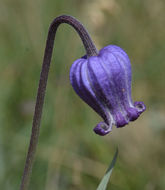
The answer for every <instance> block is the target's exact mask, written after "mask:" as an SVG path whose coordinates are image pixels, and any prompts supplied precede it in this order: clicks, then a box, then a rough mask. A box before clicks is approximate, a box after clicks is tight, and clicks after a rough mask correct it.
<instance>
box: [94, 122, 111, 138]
mask: <svg viewBox="0 0 165 190" xmlns="http://www.w3.org/2000/svg"><path fill="white" fill-rule="evenodd" d="M111 130H112V126H109V125H107V124H106V123H105V122H100V123H99V124H97V126H96V127H95V128H94V129H93V131H94V132H95V133H96V134H97V135H100V136H105V135H106V134H108V133H109V132H110V131H111Z"/></svg>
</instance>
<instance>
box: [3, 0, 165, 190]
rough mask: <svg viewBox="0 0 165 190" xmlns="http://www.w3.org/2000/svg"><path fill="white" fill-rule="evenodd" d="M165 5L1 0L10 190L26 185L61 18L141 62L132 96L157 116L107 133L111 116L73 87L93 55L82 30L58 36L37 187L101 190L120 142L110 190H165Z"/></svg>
mask: <svg viewBox="0 0 165 190" xmlns="http://www.w3.org/2000/svg"><path fill="white" fill-rule="evenodd" d="M164 10H165V1H164V0H157V1H155V0H124V1H123V0H116V1H115V0H93V1H92V0H90V1H87V0H84V1H83V0H68V1H64V0H47V1H44V0H36V1H34V0H0V189H4V190H16V189H19V185H20V180H21V175H22V172H23V168H24V163H25V157H26V153H27V148H28V143H29V138H30V133H31V123H32V117H33V111H34V105H35V97H36V92H37V85H38V80H39V74H40V70H41V64H42V58H43V52H44V48H45V42H46V37H47V32H48V27H49V25H50V23H51V21H52V20H53V19H54V18H55V17H56V16H58V15H60V14H69V15H72V16H74V17H76V18H77V19H79V20H80V21H81V22H82V23H83V24H84V26H86V28H87V30H88V31H89V33H90V34H91V37H92V39H93V41H94V42H95V43H96V46H97V48H98V49H100V48H102V47H104V46H106V45H108V44H116V45H118V46H120V47H122V48H123V49H124V50H125V51H126V52H127V53H128V55H129V57H130V59H131V63H132V70H133V81H132V95H133V99H134V100H135V101H138V100H139V101H144V102H145V104H146V106H147V110H146V112H144V113H143V114H142V115H141V117H140V118H139V119H138V120H137V121H135V122H132V123H130V124H129V125H128V126H126V127H124V128H121V129H116V128H115V127H113V131H112V132H111V133H110V134H109V135H107V136H105V137H100V136H97V135H95V134H94V133H93V131H92V129H93V127H94V126H95V125H96V124H97V122H100V121H101V118H100V117H99V116H98V115H97V114H96V113H95V112H94V111H93V110H92V109H91V108H89V107H88V106H87V105H86V104H85V103H84V102H83V101H82V100H80V98H79V97H78V96H77V95H76V94H75V92H74V91H73V89H72V87H71V85H70V82H69V68H70V66H71V64H72V62H73V61H74V60H76V59H78V58H79V57H81V56H83V55H84V54H85V51H84V48H83V45H82V43H81V41H80V39H79V37H78V35H77V34H76V32H75V31H74V30H73V29H72V28H71V27H70V26H68V25H66V24H63V25H61V26H60V28H59V30H58V32H57V36H56V37H57V38H56V41H55V48H54V54H53V59H52V65H51V69H50V74H49V80H48V86H47V93H46V100H45V105H44V111H43V118H42V126H41V133H40V138H39V146H38V149H37V155H36V161H35V164H34V169H33V174H32V178H31V183H30V190H55V189H56V190H58V189H60V190H66V189H67V190H77V189H78V190H84V189H89V190H94V189H96V187H97V185H98V183H99V181H100V179H101V177H102V176H103V174H104V172H105V170H106V168H107V167H108V164H109V162H110V160H111V159H112V157H113V154H114V152H115V149H116V146H118V148H119V156H118V161H117V164H116V167H115V169H114V171H113V175H112V178H111V183H110V184H109V186H108V189H110V190H139V189H142V190H164V189H165V149H164V144H165V97H164V94H165V85H164V82H165V74H164V71H165V61H164V58H165V26H164V23H165V11H164Z"/></svg>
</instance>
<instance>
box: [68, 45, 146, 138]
mask: <svg viewBox="0 0 165 190" xmlns="http://www.w3.org/2000/svg"><path fill="white" fill-rule="evenodd" d="M70 81H71V84H72V86H73V88H74V90H75V91H76V93H77V94H78V95H79V96H80V97H81V98H82V99H83V100H84V101H85V102H86V103H87V104H88V105H89V106H91V107H92V108H93V109H94V110H95V111H96V112H97V113H98V114H99V115H100V116H101V117H102V118H103V120H104V122H100V123H99V124H97V126H96V127H95V128H94V131H95V133H97V134H99V135H106V134H107V133H109V132H110V131H111V130H112V126H113V125H116V126H117V127H123V126H125V125H127V124H128V123H129V122H130V121H134V120H136V119H137V118H138V117H139V115H140V114H141V113H142V112H143V111H144V110H145V105H144V104H143V102H134V103H133V101H132V98H131V64H130V60H129V57H128V55H127V54H126V53H125V51H124V50H123V49H121V48H120V47H118V46H115V45H109V46H107V47H104V48H103V49H101V50H100V51H99V53H98V55H97V56H91V57H86V56H84V57H82V58H80V59H78V60H76V61H75V62H74V63H73V65H72V67H71V70H70Z"/></svg>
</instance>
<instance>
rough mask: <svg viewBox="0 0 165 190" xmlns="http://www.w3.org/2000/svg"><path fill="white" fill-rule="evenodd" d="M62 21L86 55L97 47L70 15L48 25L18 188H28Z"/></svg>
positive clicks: (93, 51) (94, 51) (92, 53)
mask: <svg viewBox="0 0 165 190" xmlns="http://www.w3.org/2000/svg"><path fill="white" fill-rule="evenodd" d="M62 23H67V24H69V25H71V26H73V28H74V29H75V30H76V31H77V32H78V34H79V36H80V38H81V40H82V42H83V44H84V47H85V49H86V53H87V56H88V57H90V56H96V55H97V49H96V47H95V45H94V44H93V42H92V40H91V38H90V36H89V34H88V32H87V31H86V29H85V28H84V27H83V25H82V24H81V23H80V22H79V21H77V20H76V19H75V18H73V17H71V16H66V15H62V16H59V17H57V18H55V19H54V21H53V22H52V23H51V25H50V28H49V32H48V37H47V42H46V48H45V54H44V59H43V65H42V70H41V74H40V81H39V87H38V92H37V99H36V105H35V112H34V117H33V124H32V132H31V139H30V144H29V148H28V153H27V157H26V163H25V168H24V173H23V176H22V181H21V186H20V190H27V189H28V184H29V181H30V176H31V172H32V166H33V162H34V158H35V152H36V147H37V143H38V137H39V130H40V121H41V116H42V108H43V104H44V97H45V91H46V85H47V79H48V73H49V67H50V62H51V57H52V51H53V45H54V39H55V34H56V31H57V28H58V26H59V25H60V24H62Z"/></svg>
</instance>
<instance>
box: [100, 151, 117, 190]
mask: <svg viewBox="0 0 165 190" xmlns="http://www.w3.org/2000/svg"><path fill="white" fill-rule="evenodd" d="M117 155H118V148H117V149H116V152H115V154H114V157H113V160H112V161H111V163H110V165H109V168H108V169H107V171H106V173H105V175H104V176H103V178H102V180H101V182H100V184H99V186H98V188H97V190H106V188H107V185H108V182H109V179H110V176H111V174H112V170H113V168H114V166H115V163H116V160H117Z"/></svg>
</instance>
